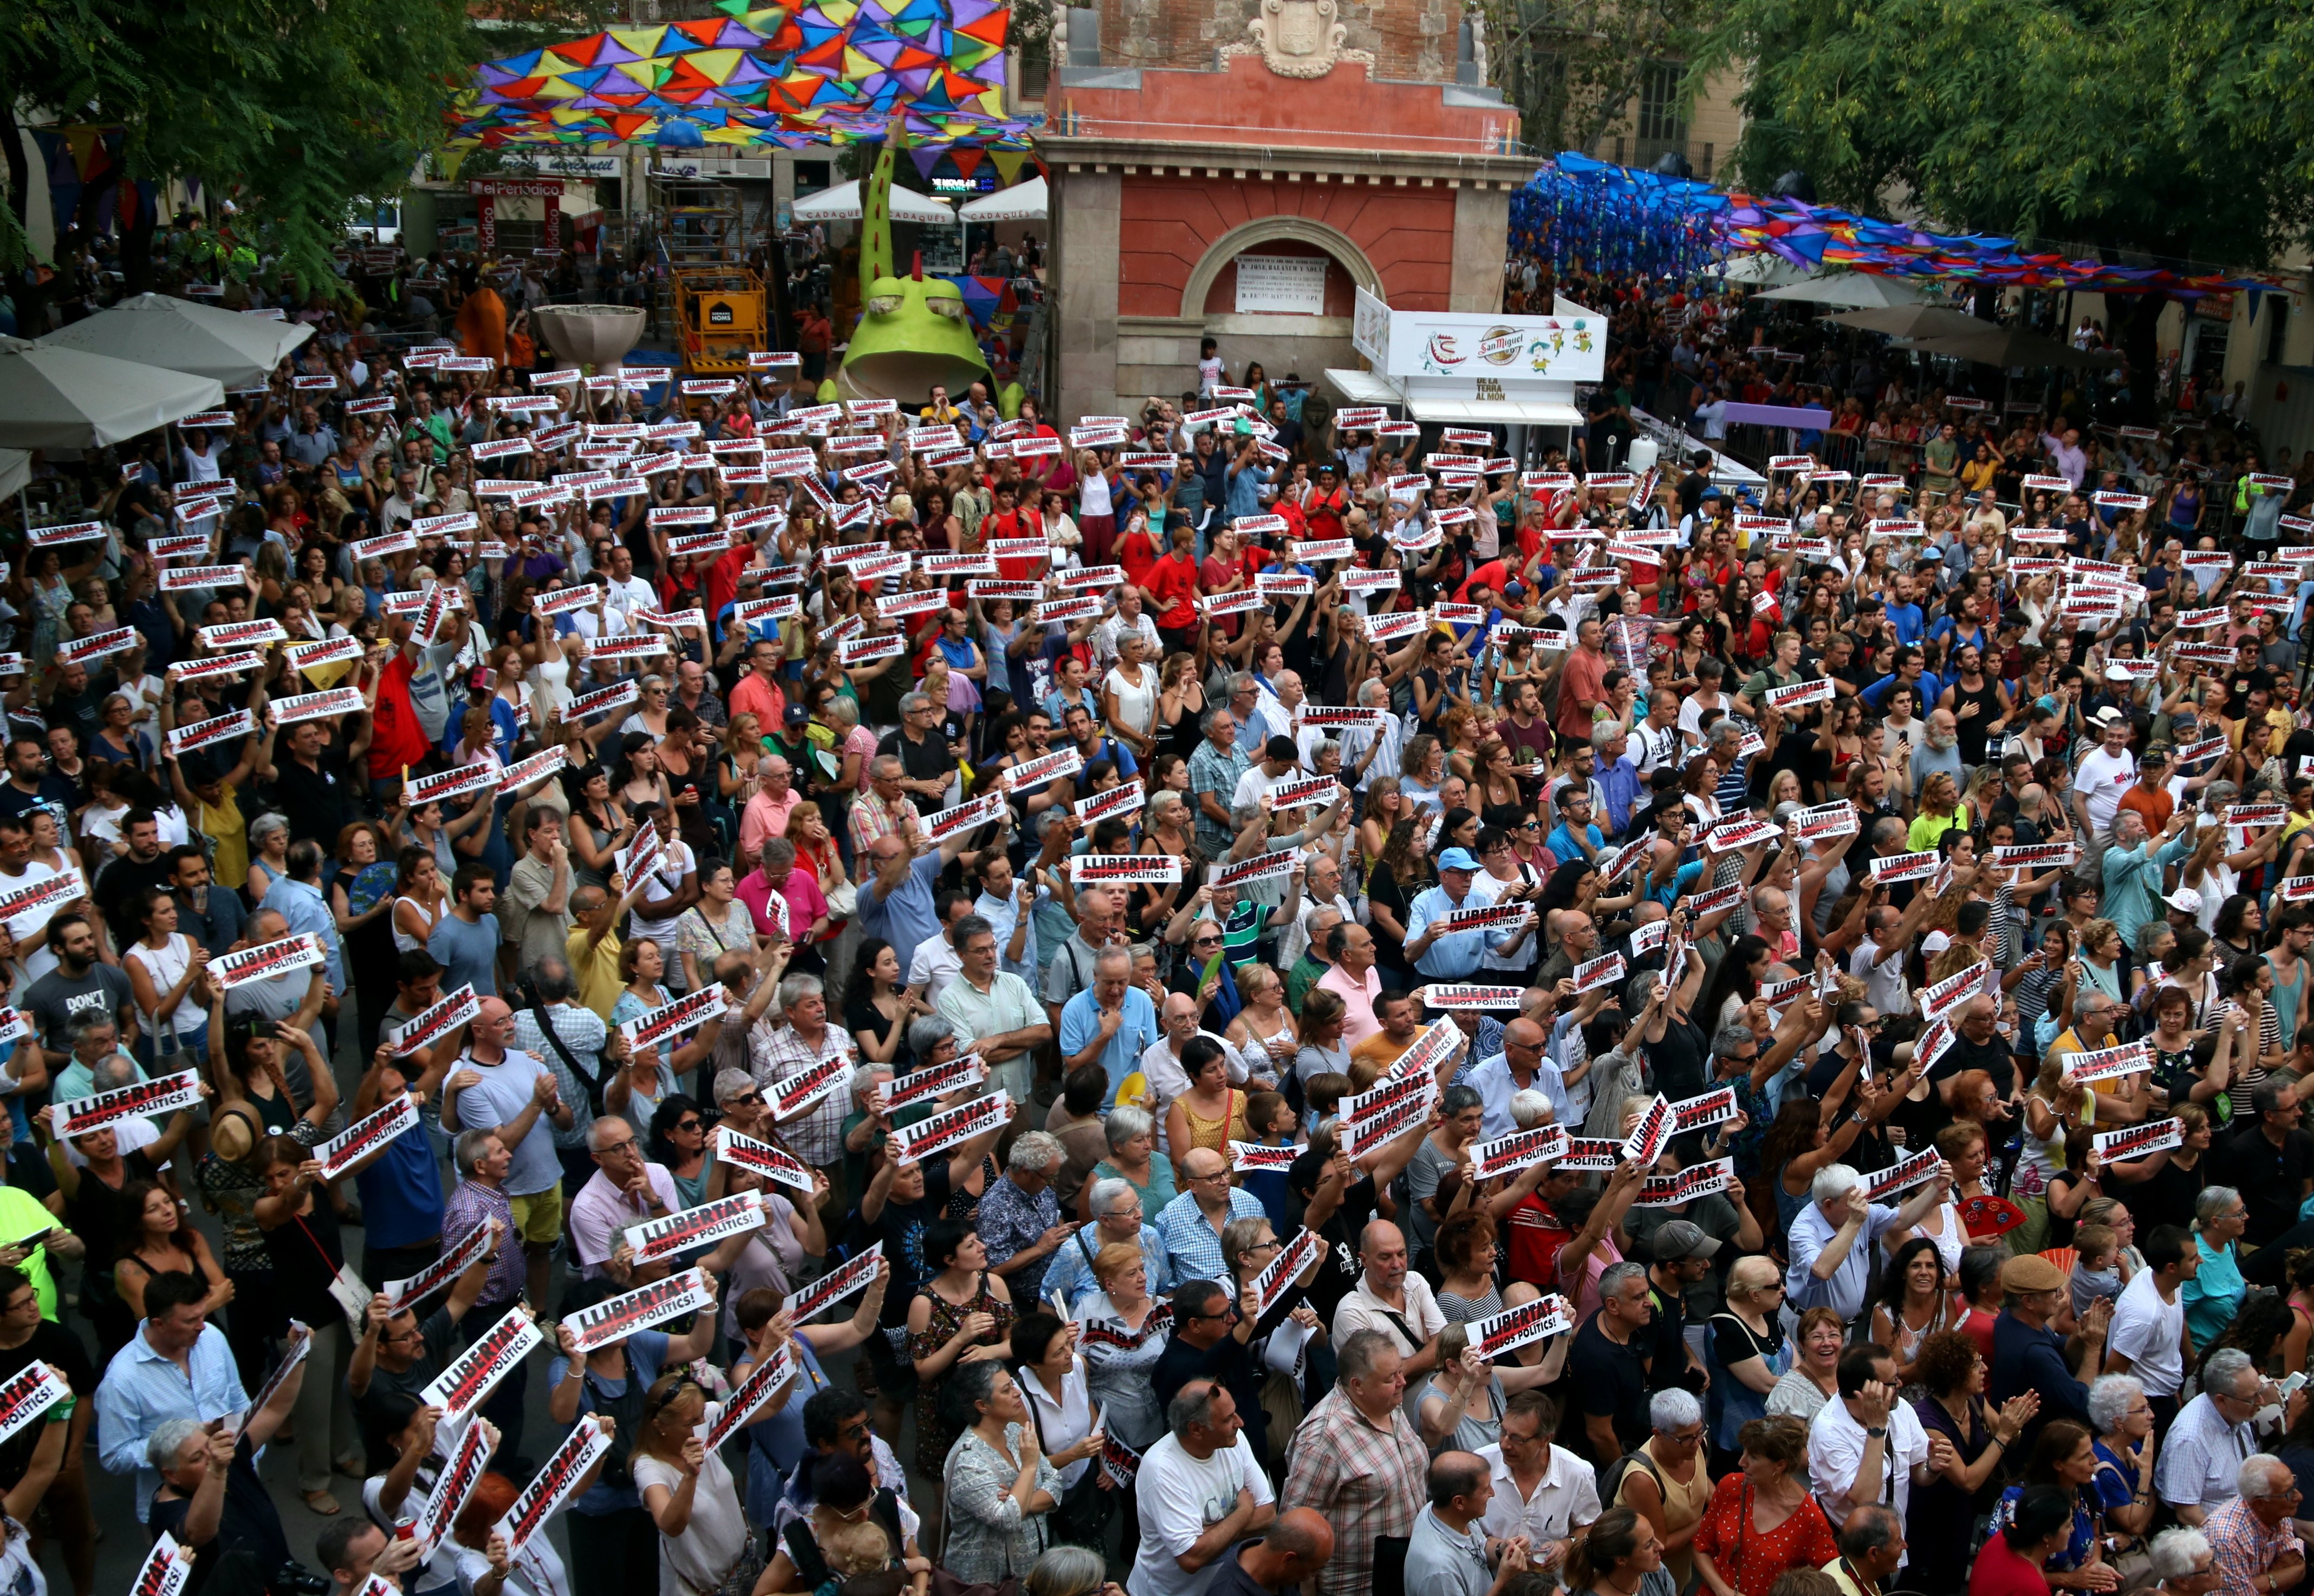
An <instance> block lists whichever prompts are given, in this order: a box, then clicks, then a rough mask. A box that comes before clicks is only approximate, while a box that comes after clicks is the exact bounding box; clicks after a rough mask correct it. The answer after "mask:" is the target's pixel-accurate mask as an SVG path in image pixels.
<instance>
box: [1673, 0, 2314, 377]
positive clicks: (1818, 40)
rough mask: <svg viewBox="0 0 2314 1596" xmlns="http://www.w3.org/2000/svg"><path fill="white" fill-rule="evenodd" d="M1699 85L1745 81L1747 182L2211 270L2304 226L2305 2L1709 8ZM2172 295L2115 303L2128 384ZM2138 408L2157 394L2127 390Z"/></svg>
mask: <svg viewBox="0 0 2314 1596" xmlns="http://www.w3.org/2000/svg"><path fill="white" fill-rule="evenodd" d="M1714 4H1715V10H1714V12H1713V13H1712V18H1711V29H1710V33H1709V39H1708V40H1707V41H1706V43H1705V44H1704V45H1703V47H1702V48H1700V49H1699V50H1698V51H1697V53H1696V55H1695V56H1694V57H1692V59H1691V75H1690V78H1689V82H1690V83H1691V84H1696V83H1700V81H1701V75H1702V74H1704V73H1707V72H1709V71H1712V70H1714V69H1717V68H1720V67H1725V66H1735V67H1738V68H1740V69H1742V70H1744V72H1745V73H1746V75H1747V88H1746V90H1745V92H1744V97H1743V106H1744V111H1745V114H1746V116H1747V118H1748V122H1747V125H1746V128H1745V130H1744V138H1743V141H1742V143H1741V145H1739V146H1738V148H1737V151H1736V176H1737V178H1738V181H1742V182H1744V183H1746V184H1749V185H1754V186H1762V187H1764V186H1767V185H1770V184H1772V183H1773V182H1774V181H1775V180H1776V178H1777V177H1778V176H1779V175H1780V173H1782V172H1786V171H1788V170H1791V169H1793V168H1795V167H1797V168H1798V169H1800V170H1803V171H1805V172H1807V174H1808V175H1809V177H1810V178H1811V179H1812V180H1813V181H1814V182H1815V189H1816V194H1817V197H1818V198H1820V199H1823V200H1824V201H1826V202H1829V203H1833V204H1837V205H1841V206H1845V207H1850V208H1852V209H1856V210H1860V211H1865V212H1869V213H1873V214H1877V215H1884V216H1885V215H1891V214H1896V215H1916V216H1921V217H1923V218H1925V219H1926V220H1927V221H1928V223H1929V224H1930V225H1934V226H1938V227H1940V228H1943V229H1947V230H1959V231H1974V232H1983V233H1991V234H2002V235H2006V236H2012V237H2018V238H2022V239H2026V240H2028V241H2036V240H2045V241H2049V242H2050V247H2051V248H2053V249H2054V248H2060V247H2086V248H2087V249H2089V250H2091V251H2098V252H2099V253H2100V254H2102V255H2103V256H2105V258H2106V259H2108V260H2116V261H2120V262H2122V263H2124V264H2126V263H2128V262H2129V260H2130V259H2131V257H2132V256H2133V255H2151V256H2156V257H2161V258H2164V259H2165V260H2171V261H2175V260H2191V261H2195V262H2200V263H2203V264H2204V267H2206V268H2211V269H2242V268H2252V267H2258V266H2263V265H2265V264H2266V263H2268V262H2269V261H2271V260H2273V259H2274V257H2275V256H2276V255H2277V254H2279V253H2280V252H2281V251H2283V249H2284V248H2286V247H2287V246H2288V245H2289V244H2290V243H2291V242H2293V241H2296V240H2300V239H2302V238H2304V237H2306V236H2307V234H2308V232H2309V228H2310V225H2314V112H2310V109H2309V106H2308V104H2307V101H2306V98H2305V96H2304V95H2303V94H2302V93H2301V92H2300V91H2299V85H2300V84H2301V83H2302V81H2303V77H2304V74H2305V71H2306V68H2307V66H2308V64H2309V63H2310V62H2314V11H2310V10H2309V8H2307V7H2306V6H2304V5H2302V4H2265V3H2261V0H2204V3H2198V4H2191V5H2181V4H2176V0H1998V3H1996V0H1830V3H1827V0H1714ZM2163 301H2164V296H2163V295H2133V296H2116V297H2115V298H2114V299H2112V300H2110V301H2108V308H2109V309H2110V310H2111V311H2112V312H2113V313H2114V315H2115V318H2116V320H2118V321H2119V322H2120V323H2121V326H2120V328H2119V331H2121V332H2122V334H2123V336H2124V340H2125V342H2126V343H2127V345H2128V346H2129V348H2130V352H2131V356H2132V363H2133V366H2135V368H2136V369H2137V370H2138V371H2140V372H2144V371H2149V370H2151V366H2152V355H2153V348H2154V344H2153V321H2154V319H2155V318H2156V317H2158V315H2159V313H2160V310H2161V307H2162V304H2163ZM2133 392H2134V394H2135V397H2136V399H2137V401H2138V403H2139V406H2140V408H2141V409H2142V408H2143V407H2144V406H2145V405H2147V404H2150V402H2151V392H2150V384H2143V383H2140V384H2135V386H2134V389H2133Z"/></svg>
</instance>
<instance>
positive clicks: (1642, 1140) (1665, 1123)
mask: <svg viewBox="0 0 2314 1596" xmlns="http://www.w3.org/2000/svg"><path fill="white" fill-rule="evenodd" d="M1671 1123H1672V1122H1671V1105H1670V1104H1669V1103H1667V1102H1665V1100H1664V1095H1663V1094H1662V1093H1661V1092H1657V1093H1656V1100H1655V1101H1654V1102H1652V1103H1650V1104H1648V1105H1647V1112H1646V1113H1644V1114H1642V1115H1639V1123H1638V1124H1635V1125H1633V1126H1632V1127H1631V1133H1630V1135H1628V1136H1626V1137H1624V1138H1623V1158H1624V1160H1626V1161H1627V1162H1631V1163H1637V1164H1640V1165H1643V1166H1645V1167H1647V1168H1654V1167H1655V1161H1656V1160H1657V1159H1659V1158H1661V1157H1662V1156H1663V1150H1664V1143H1665V1142H1668V1141H1670V1140H1671Z"/></svg>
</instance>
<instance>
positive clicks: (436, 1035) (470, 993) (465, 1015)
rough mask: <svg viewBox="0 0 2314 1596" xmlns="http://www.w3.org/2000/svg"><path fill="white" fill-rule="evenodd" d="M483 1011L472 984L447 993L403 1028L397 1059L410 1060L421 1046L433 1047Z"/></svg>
mask: <svg viewBox="0 0 2314 1596" xmlns="http://www.w3.org/2000/svg"><path fill="white" fill-rule="evenodd" d="M481 1011H482V1000H481V998H480V997H479V996H477V995H476V994H475V992H474V987H473V983H472V982H468V983H466V984H465V985H464V986H462V987H460V988H459V989H458V990H457V991H455V992H446V993H445V994H444V995H443V996H442V997H440V998H439V999H437V1000H436V1001H434V1002H433V1003H431V1004H428V1006H427V1008H426V1009H425V1010H423V1011H422V1012H421V1013H420V1014H419V1016H418V1018H415V1019H413V1020H411V1022H410V1023H409V1024H408V1025H406V1026H404V1027H402V1032H401V1034H400V1035H399V1036H395V1037H394V1039H393V1053H394V1056H395V1057H396V1058H407V1057H409V1056H410V1055H411V1054H413V1053H415V1052H417V1051H418V1050H419V1049H420V1048H421V1047H428V1046H431V1045H433V1044H434V1043H436V1042H437V1041H439V1040H441V1039H442V1038H443V1037H444V1036H448V1035H449V1034H450V1033H451V1032H452V1031H454V1030H455V1029H457V1028H458V1027H460V1026H462V1025H464V1024H465V1023H466V1022H467V1021H469V1020H471V1019H473V1018H474V1016H475V1015H477V1014H480V1013H481Z"/></svg>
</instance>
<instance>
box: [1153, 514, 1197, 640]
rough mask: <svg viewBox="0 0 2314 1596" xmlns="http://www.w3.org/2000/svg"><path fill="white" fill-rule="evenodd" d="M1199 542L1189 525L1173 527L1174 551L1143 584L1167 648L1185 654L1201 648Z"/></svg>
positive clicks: (1155, 566)
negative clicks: (1198, 597) (1198, 614)
mask: <svg viewBox="0 0 2314 1596" xmlns="http://www.w3.org/2000/svg"><path fill="white" fill-rule="evenodd" d="M1196 542H1197V533H1195V532H1193V531H1191V530H1190V527H1189V524H1188V522H1186V521H1185V522H1183V523H1182V524H1181V525H1179V526H1176V527H1175V528H1173V548H1172V551H1171V552H1170V553H1168V554H1167V555H1166V556H1165V558H1164V559H1162V560H1159V561H1158V562H1157V563H1156V564H1155V565H1153V566H1152V567H1150V569H1149V577H1148V579H1147V580H1146V581H1144V582H1143V583H1142V584H1141V591H1142V593H1143V594H1144V595H1146V596H1147V598H1148V600H1149V607H1150V608H1151V609H1153V610H1154V611H1156V612H1157V631H1158V634H1159V635H1160V636H1161V637H1162V638H1163V639H1165V646H1166V648H1169V649H1172V650H1174V651H1176V652H1179V653H1185V654H1186V653H1188V652H1189V651H1190V650H1191V649H1192V648H1196V646H1197V551H1196V548H1195V546H1194V545H1195V544H1196Z"/></svg>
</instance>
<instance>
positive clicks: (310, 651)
mask: <svg viewBox="0 0 2314 1596" xmlns="http://www.w3.org/2000/svg"><path fill="white" fill-rule="evenodd" d="M365 652H367V650H366V648H364V646H363V643H362V640H361V639H359V638H332V639H330V640H329V641H327V642H324V643H292V644H290V645H289V646H288V647H287V648H284V649H282V650H281V657H282V658H284V659H286V660H287V661H288V662H289V668H290V669H291V670H293V671H310V670H313V669H314V668H315V667H316V666H325V665H336V664H338V663H339V662H340V660H343V661H347V662H351V661H353V660H357V659H359V658H360V657H362V655H363V654H364V653H365Z"/></svg>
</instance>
